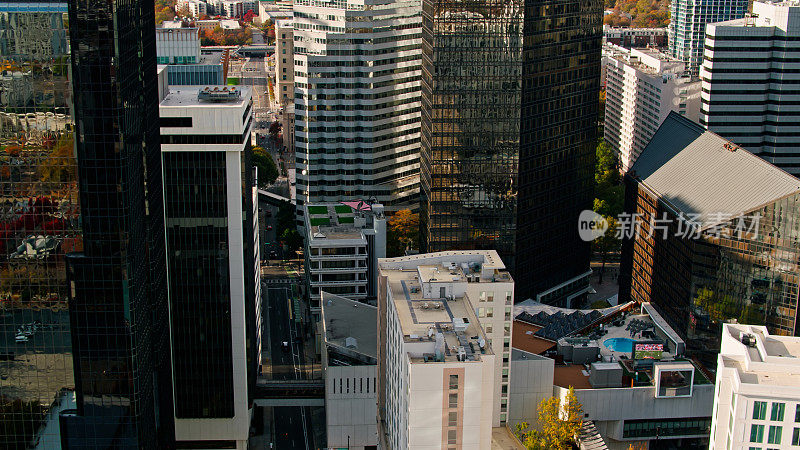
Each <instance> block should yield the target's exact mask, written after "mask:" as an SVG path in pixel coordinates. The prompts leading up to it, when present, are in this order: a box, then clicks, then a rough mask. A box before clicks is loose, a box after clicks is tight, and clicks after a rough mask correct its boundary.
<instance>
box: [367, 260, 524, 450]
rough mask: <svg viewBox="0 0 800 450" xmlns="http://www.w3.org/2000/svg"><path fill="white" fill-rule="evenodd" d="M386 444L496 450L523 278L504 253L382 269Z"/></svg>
mask: <svg viewBox="0 0 800 450" xmlns="http://www.w3.org/2000/svg"><path fill="white" fill-rule="evenodd" d="M379 285H380V292H379V294H378V329H379V333H378V334H379V337H378V339H379V347H378V361H379V363H378V364H379V368H378V380H379V382H378V389H379V390H378V410H379V411H378V414H379V437H380V438H381V439H385V440H386V442H388V445H389V447H388V448H392V449H416V448H430V449H439V448H441V449H447V448H450V447H451V446H453V445H456V446H458V447H459V448H463V449H485V448H489V447H490V441H491V434H492V427H500V426H504V425H505V423H506V420H507V418H508V382H509V371H510V359H511V321H512V317H511V314H512V310H511V308H512V305H513V303H514V280H513V279H512V278H511V275H510V274H509V273H508V272H507V271H506V270H505V265H504V264H503V261H502V260H501V259H500V257H499V256H498V254H497V252H496V251H494V250H474V251H451V252H438V253H428V254H422V255H414V256H404V257H400V258H387V259H383V260H381V261H380V278H379Z"/></svg>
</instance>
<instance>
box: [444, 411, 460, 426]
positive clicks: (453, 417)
mask: <svg viewBox="0 0 800 450" xmlns="http://www.w3.org/2000/svg"><path fill="white" fill-rule="evenodd" d="M447 426H449V427H455V426H458V413H457V412H455V411H452V412H450V413H448V414H447Z"/></svg>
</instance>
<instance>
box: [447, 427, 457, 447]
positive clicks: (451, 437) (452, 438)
mask: <svg viewBox="0 0 800 450" xmlns="http://www.w3.org/2000/svg"><path fill="white" fill-rule="evenodd" d="M447 443H448V444H455V443H456V430H447Z"/></svg>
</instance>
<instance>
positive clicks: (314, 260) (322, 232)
mask: <svg viewBox="0 0 800 450" xmlns="http://www.w3.org/2000/svg"><path fill="white" fill-rule="evenodd" d="M354 206H355V205H354ZM354 206H348V205H345V204H342V203H331V204H314V205H306V206H305V208H304V215H303V217H304V219H305V234H306V236H305V250H306V251H305V257H306V266H305V269H306V280H307V283H308V293H309V294H308V295H309V297H310V299H311V312H312V313H314V315H315V316H316V315H318V314H319V306H320V305H319V299H320V295H321V293H322V292H327V293H329V294H336V295H340V296H342V297H346V298H349V299H350V300H358V301H361V302H369V303H371V304H373V305H374V304H375V300H376V298H377V296H378V286H377V279H378V259H379V258H385V257H386V216H385V215H384V211H383V205H381V204H377V203H376V204H372V205H367V204H363V203H362V204H360V205H359V206H356V207H354Z"/></svg>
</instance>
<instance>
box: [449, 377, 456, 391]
mask: <svg viewBox="0 0 800 450" xmlns="http://www.w3.org/2000/svg"><path fill="white" fill-rule="evenodd" d="M450 389H458V375H450Z"/></svg>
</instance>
